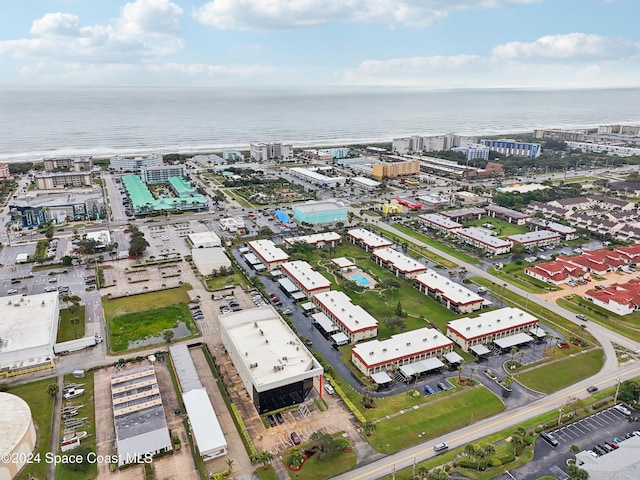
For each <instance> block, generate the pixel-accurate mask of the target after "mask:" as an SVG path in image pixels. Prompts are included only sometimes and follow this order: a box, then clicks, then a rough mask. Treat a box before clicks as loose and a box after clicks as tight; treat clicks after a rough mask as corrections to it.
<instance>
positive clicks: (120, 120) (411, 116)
mask: <svg viewBox="0 0 640 480" xmlns="http://www.w3.org/2000/svg"><path fill="white" fill-rule="evenodd" d="M637 105H640V88H620V89H575V90H551V89H523V88H512V89H509V88H507V89H505V88H499V89H487V88H482V89H451V90H448V89H440V90H431V89H430V90H426V89H420V88H415V87H286V88H285V87H264V88H229V87H56V88H53V87H52V88H45V87H11V88H10V87H4V88H0V128H1V131H2V135H1V136H0V161H3V162H20V161H37V160H41V159H43V158H47V157H57V156H80V155H88V156H89V155H90V156H93V157H107V156H111V155H116V154H123V155H131V154H146V153H152V152H157V153H163V154H167V153H204V152H213V151H220V150H222V149H242V150H246V149H248V146H249V143H253V142H284V143H291V144H293V146H294V147H297V148H298V147H311V146H318V147H323V146H333V145H335V146H340V145H356V144H357V145H361V144H366V143H379V142H391V141H392V139H393V138H396V137H403V136H410V135H424V136H427V135H439V134H444V133H456V134H461V135H473V136H478V137H482V136H495V135H507V134H517V133H524V132H532V131H533V130H534V129H536V128H564V129H587V128H595V127H597V126H599V125H606V124H630V125H637V124H640V110H639V109H638V108H637Z"/></svg>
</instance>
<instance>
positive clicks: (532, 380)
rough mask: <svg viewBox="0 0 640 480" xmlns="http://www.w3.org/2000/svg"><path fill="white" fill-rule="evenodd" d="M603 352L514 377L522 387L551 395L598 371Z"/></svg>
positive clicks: (602, 361) (566, 360) (602, 362)
mask: <svg viewBox="0 0 640 480" xmlns="http://www.w3.org/2000/svg"><path fill="white" fill-rule="evenodd" d="M602 365H604V352H603V351H602V349H600V348H596V349H593V350H591V351H589V352H587V353H584V354H578V355H575V356H573V357H569V358H564V359H562V360H561V361H558V362H550V363H548V364H546V365H542V366H540V367H536V368H532V369H531V370H529V371H525V372H523V373H520V374H518V375H516V376H515V378H516V380H518V381H519V382H520V383H522V384H523V385H524V386H526V387H529V388H531V389H533V390H536V391H538V392H542V393H553V392H556V391H558V390H561V389H563V388H565V387H568V386H570V385H573V384H574V383H577V382H579V381H580V380H584V379H585V378H588V377H590V376H592V375H595V374H596V373H598V372H599V371H600V369H601V368H602Z"/></svg>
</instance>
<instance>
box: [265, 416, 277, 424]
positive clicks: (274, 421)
mask: <svg viewBox="0 0 640 480" xmlns="http://www.w3.org/2000/svg"><path fill="white" fill-rule="evenodd" d="M267 422H269V426H270V427H275V426H276V425H277V423H276V419H275V418H273V415H267Z"/></svg>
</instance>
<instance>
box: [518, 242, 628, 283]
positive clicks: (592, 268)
mask: <svg viewBox="0 0 640 480" xmlns="http://www.w3.org/2000/svg"><path fill="white" fill-rule="evenodd" d="M638 261H640V244H633V245H628V246H624V247H618V248H616V249H614V250H607V249H604V248H603V249H599V250H585V251H584V252H583V253H582V254H581V255H576V256H571V257H567V256H558V257H556V259H555V260H554V261H552V262H544V263H539V264H537V265H531V266H529V267H526V268H525V273H526V274H527V275H530V276H531V277H533V278H537V279H538V280H541V281H543V282H546V283H551V284H553V285H562V284H564V283H568V282H570V281H573V280H577V279H579V278H580V277H588V276H590V275H591V274H596V275H604V274H606V273H609V272H612V271H616V270H618V269H620V268H622V267H624V266H626V265H628V264H629V263H632V262H633V263H637V262H638Z"/></svg>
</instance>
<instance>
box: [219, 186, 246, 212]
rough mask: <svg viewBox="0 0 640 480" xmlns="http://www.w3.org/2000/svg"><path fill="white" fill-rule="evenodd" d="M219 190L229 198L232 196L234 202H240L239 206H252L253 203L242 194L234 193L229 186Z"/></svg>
mask: <svg viewBox="0 0 640 480" xmlns="http://www.w3.org/2000/svg"><path fill="white" fill-rule="evenodd" d="M220 191H221V192H222V193H224V194H225V195H226V196H228V197H229V198H233V199H234V200H235V201H236V202H238V203H239V204H240V206H241V207H245V208H253V204H251V203H249V202H248V201H247V200H245V199H244V198H243V197H242V196H240V195H238V194H236V193H235V192H234V191H233V190H231V189H229V188H225V189H220Z"/></svg>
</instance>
